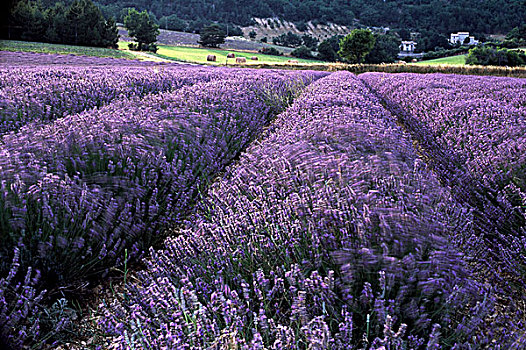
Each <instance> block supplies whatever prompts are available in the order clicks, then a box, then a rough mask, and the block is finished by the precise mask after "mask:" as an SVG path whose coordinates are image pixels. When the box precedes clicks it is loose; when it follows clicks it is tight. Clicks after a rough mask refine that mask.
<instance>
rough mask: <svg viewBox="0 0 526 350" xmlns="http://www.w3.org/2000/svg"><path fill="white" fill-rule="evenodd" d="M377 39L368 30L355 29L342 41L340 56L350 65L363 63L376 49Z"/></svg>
mask: <svg viewBox="0 0 526 350" xmlns="http://www.w3.org/2000/svg"><path fill="white" fill-rule="evenodd" d="M374 43H375V38H374V35H373V33H371V31H370V30H368V29H354V30H353V31H352V32H351V34H348V35H347V36H346V37H344V38H343V39H342V40H341V41H340V50H339V51H338V54H339V55H340V56H342V57H343V58H344V59H345V60H346V61H348V62H350V63H362V62H363V61H364V59H365V56H367V54H368V53H369V52H371V50H372V49H373V47H374Z"/></svg>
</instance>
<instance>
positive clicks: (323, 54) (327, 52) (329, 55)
mask: <svg viewBox="0 0 526 350" xmlns="http://www.w3.org/2000/svg"><path fill="white" fill-rule="evenodd" d="M342 38H343V36H342V35H335V36H333V37H331V38H329V39H327V40H324V41H322V42H321V43H320V44H319V45H318V59H320V60H323V61H329V62H336V61H338V60H341V57H340V56H339V55H338V50H339V49H340V40H341V39H342Z"/></svg>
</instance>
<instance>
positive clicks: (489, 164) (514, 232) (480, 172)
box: [360, 73, 526, 297]
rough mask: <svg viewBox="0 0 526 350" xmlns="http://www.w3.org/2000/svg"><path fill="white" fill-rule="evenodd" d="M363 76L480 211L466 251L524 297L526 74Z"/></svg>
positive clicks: (458, 194) (465, 240)
mask: <svg viewBox="0 0 526 350" xmlns="http://www.w3.org/2000/svg"><path fill="white" fill-rule="evenodd" d="M360 77H361V79H362V80H363V81H365V82H366V83H368V84H369V85H370V86H371V87H372V88H373V89H374V90H375V91H376V92H377V93H378V94H379V95H380V96H382V97H383V98H384V99H385V100H386V103H387V104H388V106H389V107H390V108H391V109H392V110H393V111H395V112H396V113H397V114H398V116H399V118H400V121H401V122H402V123H404V124H405V126H406V127H407V128H408V129H409V130H410V131H411V133H412V134H413V135H414V136H415V138H416V139H417V140H418V142H419V144H420V146H421V151H422V152H423V153H424V154H425V155H426V157H427V159H428V161H429V162H430V163H431V164H432V166H433V167H434V169H435V171H436V172H437V175H438V176H439V177H440V179H441V180H442V182H443V183H445V184H447V185H448V186H450V187H451V188H452V191H453V193H454V195H455V198H457V200H459V201H460V202H462V203H465V204H467V205H469V206H471V207H472V208H473V209H474V210H475V211H476V215H475V225H477V226H478V227H477V230H476V231H475V232H476V235H474V236H471V235H469V234H468V233H467V234H463V235H459V236H458V237H457V238H456V239H457V240H458V241H460V244H461V245H463V246H465V248H464V250H465V251H466V252H467V253H469V254H470V255H471V256H473V257H474V258H475V259H476V260H477V261H476V264H477V265H478V266H479V269H482V270H484V271H487V270H488V266H489V267H490V270H492V271H491V273H492V274H493V275H494V276H495V277H496V278H497V279H498V280H499V283H501V284H503V285H506V286H508V287H511V288H512V289H514V290H515V291H516V293H518V294H519V295H522V297H524V291H523V287H522V286H523V285H524V283H525V281H526V217H525V214H526V212H525V210H524V208H526V172H525V171H526V152H525V151H526V149H525V145H526V119H525V118H524V116H525V115H526V103H525V101H526V80H525V79H517V78H496V77H473V76H456V75H444V74H431V75H426V76H419V75H414V74H397V75H389V74H379V73H366V74H363V75H361V76H360ZM488 260H490V261H492V263H490V264H488ZM496 263H498V264H499V266H498V267H495V264H496Z"/></svg>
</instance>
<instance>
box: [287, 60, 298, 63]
mask: <svg viewBox="0 0 526 350" xmlns="http://www.w3.org/2000/svg"><path fill="white" fill-rule="evenodd" d="M287 62H288V63H300V62H299V61H298V60H288V61H287Z"/></svg>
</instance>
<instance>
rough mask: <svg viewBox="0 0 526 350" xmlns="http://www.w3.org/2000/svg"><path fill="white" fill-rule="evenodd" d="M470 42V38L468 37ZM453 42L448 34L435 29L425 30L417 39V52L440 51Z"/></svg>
mask: <svg viewBox="0 0 526 350" xmlns="http://www.w3.org/2000/svg"><path fill="white" fill-rule="evenodd" d="M468 42H469V39H468ZM450 47H451V44H450V43H449V41H448V40H447V38H446V36H445V35H443V34H440V33H438V32H437V31H434V30H424V31H422V32H421V35H420V38H419V39H418V40H417V44H416V48H415V51H416V52H428V51H438V50H441V49H448V48H450Z"/></svg>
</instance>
